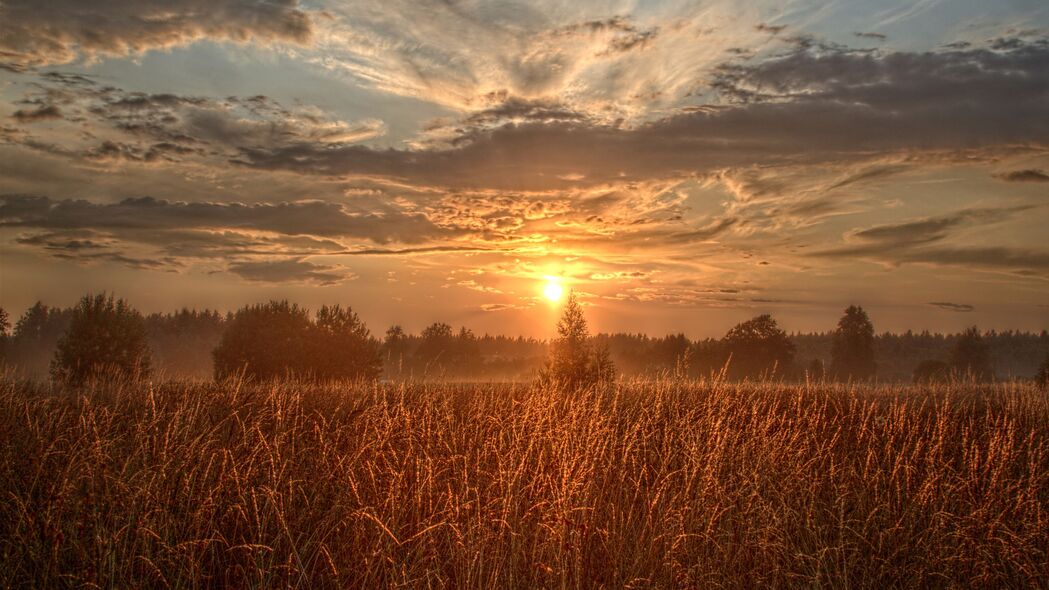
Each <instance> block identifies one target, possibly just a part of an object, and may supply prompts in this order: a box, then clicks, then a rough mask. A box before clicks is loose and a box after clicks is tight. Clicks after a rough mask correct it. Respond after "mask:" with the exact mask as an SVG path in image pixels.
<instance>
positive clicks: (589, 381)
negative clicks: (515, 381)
mask: <svg viewBox="0 0 1049 590" xmlns="http://www.w3.org/2000/svg"><path fill="white" fill-rule="evenodd" d="M541 377H542V378H543V379H544V380H549V381H556V382H558V383H560V384H562V385H565V386H567V387H587V386H592V385H597V384H600V383H608V382H611V381H614V380H615V365H614V364H613V363H612V359H611V357H610V356H609V354H608V349H607V348H601V349H597V350H595V349H594V348H593V347H592V345H591V341H590V331H589V329H588V328H587V324H586V318H585V317H584V316H583V308H582V306H580V305H579V301H578V300H577V299H576V296H575V293H572V294H570V295H569V296H568V300H567V301H566V302H565V308H564V311H563V312H562V314H561V319H560V321H558V323H557V339H555V340H554V341H553V342H552V343H551V346H550V358H549V359H548V360H547V363H546V367H545V368H544V369H543V371H542V374H541Z"/></svg>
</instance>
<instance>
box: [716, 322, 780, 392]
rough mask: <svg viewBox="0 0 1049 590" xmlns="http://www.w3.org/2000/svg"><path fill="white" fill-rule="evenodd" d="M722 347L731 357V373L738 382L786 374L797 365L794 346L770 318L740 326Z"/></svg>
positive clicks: (733, 330)
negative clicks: (749, 378) (748, 378)
mask: <svg viewBox="0 0 1049 590" xmlns="http://www.w3.org/2000/svg"><path fill="white" fill-rule="evenodd" d="M722 345H723V346H724V348H725V351H726V352H727V353H728V354H729V355H730V357H729V358H730V360H729V369H728V373H729V375H731V376H733V377H736V378H740V377H766V376H771V375H775V374H783V373H785V372H786V371H787V370H788V369H789V368H790V365H791V363H792V362H793V361H794V344H793V343H792V342H791V341H790V338H788V337H787V333H786V332H784V331H783V330H781V329H780V327H779V325H778V324H777V323H776V320H774V319H772V316H770V315H768V314H764V315H759V316H757V317H756V318H754V319H752V320H749V321H746V322H743V323H741V324H737V325H736V326H735V327H734V328H732V329H731V330H729V331H728V333H727V334H725V338H724V339H723V340H722Z"/></svg>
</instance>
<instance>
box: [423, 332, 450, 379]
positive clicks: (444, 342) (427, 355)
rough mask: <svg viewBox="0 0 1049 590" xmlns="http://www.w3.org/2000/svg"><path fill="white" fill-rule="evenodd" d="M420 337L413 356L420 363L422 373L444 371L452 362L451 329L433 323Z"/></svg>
mask: <svg viewBox="0 0 1049 590" xmlns="http://www.w3.org/2000/svg"><path fill="white" fill-rule="evenodd" d="M421 337H422V340H421V341H420V342H419V348H418V349H417V350H416V351H415V356H416V357H417V358H418V360H419V362H421V363H422V365H423V366H422V368H423V372H425V373H431V372H442V371H444V370H445V369H446V368H447V367H448V366H449V365H450V364H451V362H452V360H453V359H452V358H451V357H452V356H453V354H454V353H453V350H452V349H453V346H454V335H453V333H452V327H451V326H449V325H448V324H446V323H444V322H434V323H433V324H430V325H429V326H427V327H426V328H424V329H423V331H422V334H421Z"/></svg>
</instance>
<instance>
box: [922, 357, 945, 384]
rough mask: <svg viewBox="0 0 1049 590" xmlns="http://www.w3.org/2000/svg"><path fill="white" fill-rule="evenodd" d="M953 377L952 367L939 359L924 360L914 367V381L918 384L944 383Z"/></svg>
mask: <svg viewBox="0 0 1049 590" xmlns="http://www.w3.org/2000/svg"><path fill="white" fill-rule="evenodd" d="M950 378H951V367H950V366H949V365H948V364H947V363H945V362H943V361H937V360H924V361H922V362H920V363H918V366H917V367H915V369H914V382H915V383H918V384H929V383H944V382H946V381H949V380H950Z"/></svg>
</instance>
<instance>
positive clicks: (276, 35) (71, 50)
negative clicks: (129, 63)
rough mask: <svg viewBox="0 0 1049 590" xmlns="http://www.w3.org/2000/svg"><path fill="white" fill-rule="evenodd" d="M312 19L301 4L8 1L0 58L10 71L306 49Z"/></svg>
mask: <svg viewBox="0 0 1049 590" xmlns="http://www.w3.org/2000/svg"><path fill="white" fill-rule="evenodd" d="M313 31H314V23H313V18H312V15H311V14H310V13H308V12H306V11H305V10H303V9H302V8H300V6H299V2H298V0H173V1H166V2H162V3H158V2H153V1H151V0H107V1H105V2H82V1H80V0H54V1H51V2H48V3H46V4H41V3H40V2H36V1H34V0H5V1H4V2H3V3H2V4H0V56H2V57H3V59H4V60H5V61H6V62H8V63H10V64H12V66H11V67H12V68H24V67H25V66H26V65H31V66H38V65H45V64H56V63H67V62H70V61H73V60H75V59H76V58H77V57H78V56H86V57H88V58H94V57H98V56H126V55H135V54H140V53H143V52H145V51H149V50H151V49H162V48H169V47H175V46H179V45H186V44H189V43H192V42H194V41H198V40H201V39H213V40H216V41H233V42H237V43H247V42H254V43H273V42H285V43H298V44H301V43H306V42H308V41H309V40H310V39H311V37H312V35H313Z"/></svg>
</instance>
